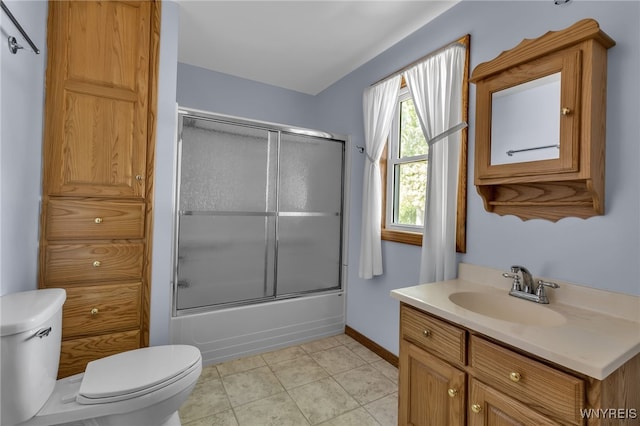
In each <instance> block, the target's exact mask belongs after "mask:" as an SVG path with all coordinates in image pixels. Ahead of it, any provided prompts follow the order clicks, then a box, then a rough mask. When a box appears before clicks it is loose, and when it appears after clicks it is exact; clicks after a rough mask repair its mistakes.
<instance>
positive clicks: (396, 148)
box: [384, 82, 429, 244]
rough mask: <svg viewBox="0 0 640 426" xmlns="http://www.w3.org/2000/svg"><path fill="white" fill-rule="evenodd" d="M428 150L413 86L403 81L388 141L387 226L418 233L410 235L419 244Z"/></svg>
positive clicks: (387, 229) (398, 230) (385, 221)
mask: <svg viewBox="0 0 640 426" xmlns="http://www.w3.org/2000/svg"><path fill="white" fill-rule="evenodd" d="M428 150H429V147H428V145H427V141H426V140H425V138H424V134H423V133H422V128H421V127H420V122H419V120H418V115H417V114H416V111H415V106H414V103H413V99H412V98H411V94H410V92H409V88H408V87H407V86H406V85H405V84H404V82H403V87H402V88H401V90H400V93H399V96H398V105H397V108H396V115H395V117H394V120H393V124H392V125H391V133H390V135H389V139H388V141H387V152H386V154H387V155H386V157H387V158H386V172H387V173H386V176H387V177H386V185H385V186H386V191H385V200H386V203H385V204H386V206H385V208H386V211H385V214H384V230H386V231H391V232H393V231H395V232H404V233H407V232H408V233H410V234H416V235H413V236H412V235H409V237H411V238H414V239H418V240H419V241H418V243H419V244H421V242H422V238H421V235H420V234H422V228H423V225H424V205H425V193H426V188H427V155H428ZM387 234H388V233H387ZM387 236H389V235H387Z"/></svg>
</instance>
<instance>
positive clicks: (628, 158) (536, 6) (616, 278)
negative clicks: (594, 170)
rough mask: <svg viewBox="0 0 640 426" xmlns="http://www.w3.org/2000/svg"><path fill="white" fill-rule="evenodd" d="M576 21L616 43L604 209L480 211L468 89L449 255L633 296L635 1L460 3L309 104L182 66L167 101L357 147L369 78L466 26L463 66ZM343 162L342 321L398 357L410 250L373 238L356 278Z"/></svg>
mask: <svg viewBox="0 0 640 426" xmlns="http://www.w3.org/2000/svg"><path fill="white" fill-rule="evenodd" d="M480 17H481V18H480ZM583 18H595V19H596V20H597V21H598V22H599V23H600V25H601V27H602V28H603V29H604V31H605V32H607V33H608V34H609V35H610V36H611V37H613V38H614V39H615V40H616V42H617V45H616V46H615V47H614V48H612V49H610V50H609V78H608V101H607V102H608V113H607V162H606V168H607V172H606V176H607V183H606V215H605V216H600V217H594V218H590V219H587V220H582V219H575V218H567V219H563V220H561V221H559V222H557V223H551V222H548V221H544V220H530V221H527V222H523V221H521V220H520V219H518V218H516V217H514V216H506V217H501V216H498V215H495V214H490V213H487V212H486V211H485V210H484V208H483V205H482V201H481V199H480V197H479V196H478V195H477V193H476V191H475V187H474V186H473V164H474V163H473V155H474V128H475V122H474V116H475V87H474V86H473V85H472V86H471V98H470V123H469V124H470V130H469V139H470V140H469V181H468V184H469V193H468V219H467V237H468V240H467V253H466V254H464V255H460V256H459V259H460V260H461V261H464V262H468V263H474V264H478V265H484V266H489V267H493V268H497V269H507V268H508V267H509V266H510V265H512V264H515V263H522V264H525V265H527V266H529V267H530V269H531V270H532V271H533V272H534V273H535V274H536V275H539V276H545V277H549V278H555V279H559V280H564V281H570V282H575V283H578V284H584V285H587V286H590V287H596V288H601V289H605V290H611V291H616V292H622V293H627V294H635V295H640V278H639V275H640V208H639V201H640V172H639V171H638V170H639V168H638V167H637V162H638V161H639V160H640V148H639V147H640V145H639V144H638V136H639V132H638V130H637V119H638V116H639V115H640V114H639V112H640V108H639V100H638V99H639V97H638V94H639V93H640V90H639V89H640V87H639V83H638V78H637V71H638V69H640V66H639V58H640V54H639V49H638V40H640V30H639V27H638V22H640V3H638V2H635V1H633V2H613V1H577V0H576V1H573V2H572V3H570V4H568V5H564V6H555V5H554V4H553V2H552V1H532V2H525V1H518V2H503V1H495V2H481V1H468V2H463V3H460V4H458V5H456V6H455V7H453V8H452V9H450V10H449V11H447V12H446V13H445V14H443V15H441V16H440V17H438V18H437V19H435V20H434V21H432V22H431V23H429V24H427V25H426V26H425V27H423V28H422V29H420V30H418V31H417V32H415V33H414V34H412V35H410V36H409V37H407V38H406V39H404V40H403V41H401V42H400V43H398V44H397V45H395V46H393V47H392V48H390V49H388V50H387V51H385V52H384V53H382V54H381V55H379V56H378V57H377V58H375V59H373V60H372V61H370V62H369V63H367V64H365V65H363V66H362V67H360V68H359V69H357V70H356V71H354V72H352V73H351V74H349V75H347V76H346V77H344V78H343V79H342V80H340V81H339V82H337V83H336V84H334V85H333V86H331V87H330V88H328V89H326V90H325V91H323V92H322V93H320V94H319V95H317V96H316V97H314V98H313V99H311V100H309V99H308V97H307V96H305V95H302V96H300V95H297V94H295V92H288V91H284V90H282V89H274V88H271V87H269V86H265V85H260V84H259V83H255V82H247V81H246V80H244V81H242V80H240V79H236V78H233V77H230V76H226V75H224V74H219V73H212V72H209V71H205V70H201V69H197V68H194V67H191V66H188V65H184V64H180V65H179V68H178V100H179V102H180V103H181V104H185V105H187V106H194V107H198V108H202V109H207V110H210V111H214V112H219V113H226V114H232V115H240V116H246V117H251V118H256V119H261V120H268V121H278V122H284V123H286V124H292V125H299V126H307V127H316V128H319V129H322V130H327V131H330V132H335V133H340V134H348V135H350V136H351V137H352V145H353V146H356V145H363V144H364V142H363V121H362V92H363V91H364V89H365V88H366V87H368V86H369V85H370V84H371V83H373V82H375V81H377V80H379V79H380V78H382V77H384V76H386V75H388V74H389V73H391V72H393V71H395V70H397V69H399V68H401V67H403V66H404V65H406V64H408V63H411V62H412V61H414V60H415V59H416V58H419V57H421V56H423V55H425V54H427V53H429V52H430V51H433V50H435V49H437V48H439V47H441V46H442V45H445V44H447V43H449V42H451V41H453V40H455V39H457V38H459V37H460V36H462V35H464V34H467V33H468V34H471V69H473V68H474V67H475V66H476V65H478V64H479V63H481V62H485V61H488V60H491V59H492V58H494V57H495V56H497V55H498V54H500V52H502V51H503V50H507V49H510V48H512V47H514V46H515V45H517V44H518V43H519V42H520V41H522V40H523V39H524V38H535V37H538V36H540V35H542V34H544V33H545V32H547V31H549V30H559V29H563V28H565V27H567V26H569V25H571V24H573V23H575V22H576V21H578V20H580V19H583ZM289 101H290V102H299V104H298V107H294V108H293V110H292V108H291V104H290V103H289ZM280 107H282V108H281V109H280ZM272 108H277V109H278V111H273V110H272ZM351 166H352V175H351V194H352V195H351V200H350V203H351V226H350V233H349V242H350V244H349V247H350V249H349V257H348V262H349V268H348V270H349V273H348V294H347V324H348V325H350V326H351V327H353V328H355V329H356V330H358V331H359V332H361V333H363V334H365V335H366V336H368V337H369V338H371V339H373V340H374V341H376V342H377V343H379V344H381V345H382V346H384V347H385V348H387V349H389V350H391V351H393V352H395V353H397V350H398V303H397V302H396V301H395V300H394V299H391V298H390V297H389V292H390V290H392V289H394V288H398V287H404V286H409V285H414V284H417V282H418V273H419V258H420V249H419V248H416V247H413V246H407V245H404V244H398V243H393V242H384V243H383V256H384V268H385V274H384V275H383V276H381V277H378V278H375V279H372V280H361V279H359V278H358V277H357V270H358V259H359V255H360V248H359V242H360V216H361V211H362V196H361V191H362V189H361V188H362V173H363V166H364V157H363V156H362V155H359V154H357V153H354V154H353V162H352V164H351ZM507 286H508V283H506V282H505V289H506V288H507Z"/></svg>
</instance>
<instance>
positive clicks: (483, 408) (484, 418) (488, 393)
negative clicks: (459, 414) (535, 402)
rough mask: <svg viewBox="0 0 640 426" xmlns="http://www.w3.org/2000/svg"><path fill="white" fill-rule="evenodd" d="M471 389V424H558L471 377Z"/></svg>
mask: <svg viewBox="0 0 640 426" xmlns="http://www.w3.org/2000/svg"><path fill="white" fill-rule="evenodd" d="M469 389H470V391H469V394H470V395H469V403H468V405H469V414H468V416H469V426H553V425H557V424H558V423H556V422H553V421H551V420H550V419H549V418H547V417H544V416H542V415H541V414H538V413H537V412H535V411H533V410H532V409H530V408H529V407H527V406H526V405H524V404H522V403H520V402H518V401H516V400H515V399H513V398H510V397H508V396H506V395H504V394H502V393H500V392H498V391H497V390H495V389H493V388H491V387H489V386H486V385H485V384H483V383H481V382H479V381H477V380H475V379H471V383H470V386H469Z"/></svg>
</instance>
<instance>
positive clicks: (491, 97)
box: [470, 19, 615, 222]
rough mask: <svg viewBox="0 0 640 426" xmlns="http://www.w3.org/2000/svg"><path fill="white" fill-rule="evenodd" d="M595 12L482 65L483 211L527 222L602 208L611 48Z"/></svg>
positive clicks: (477, 77)
mask: <svg viewBox="0 0 640 426" xmlns="http://www.w3.org/2000/svg"><path fill="white" fill-rule="evenodd" d="M614 45H615V41H614V40H613V39H612V38H611V37H609V36H608V35H607V34H606V33H605V32H603V31H602V30H601V29H600V26H599V24H598V23H597V22H596V21H594V20H593V19H584V20H581V21H579V22H577V23H575V24H574V25H572V26H570V27H568V28H566V29H563V30H560V31H550V32H548V33H546V34H544V35H542V36H540V37H538V38H536V39H527V40H523V41H522V42H521V43H520V44H519V45H517V46H516V47H514V48H513V49H510V50H507V51H505V52H502V53H501V54H500V55H498V56H497V57H496V58H494V59H492V60H491V61H488V62H484V63H481V64H479V65H478V66H477V67H476V68H475V69H474V70H473V73H472V76H471V79H470V81H471V82H472V83H475V85H476V137H475V142H476V150H475V178H474V181H475V185H476V189H477V191H478V193H479V195H480V196H481V197H482V199H483V201H484V206H485V209H486V210H487V211H489V212H494V213H497V214H500V215H506V214H513V215H516V216H518V217H520V218H521V219H523V220H527V219H534V218H541V219H547V220H551V221H554V222H555V221H557V220H560V219H562V218H564V217H568V216H574V217H580V218H588V217H591V216H594V215H602V214H604V212H605V208H604V192H605V136H606V126H605V124H606V100H607V93H606V87H607V50H608V49H609V48H611V47H613V46H614Z"/></svg>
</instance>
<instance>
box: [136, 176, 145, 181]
mask: <svg viewBox="0 0 640 426" xmlns="http://www.w3.org/2000/svg"><path fill="white" fill-rule="evenodd" d="M142 179H144V178H143V177H142V175H136V180H137V181H138V182H141V181H142Z"/></svg>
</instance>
